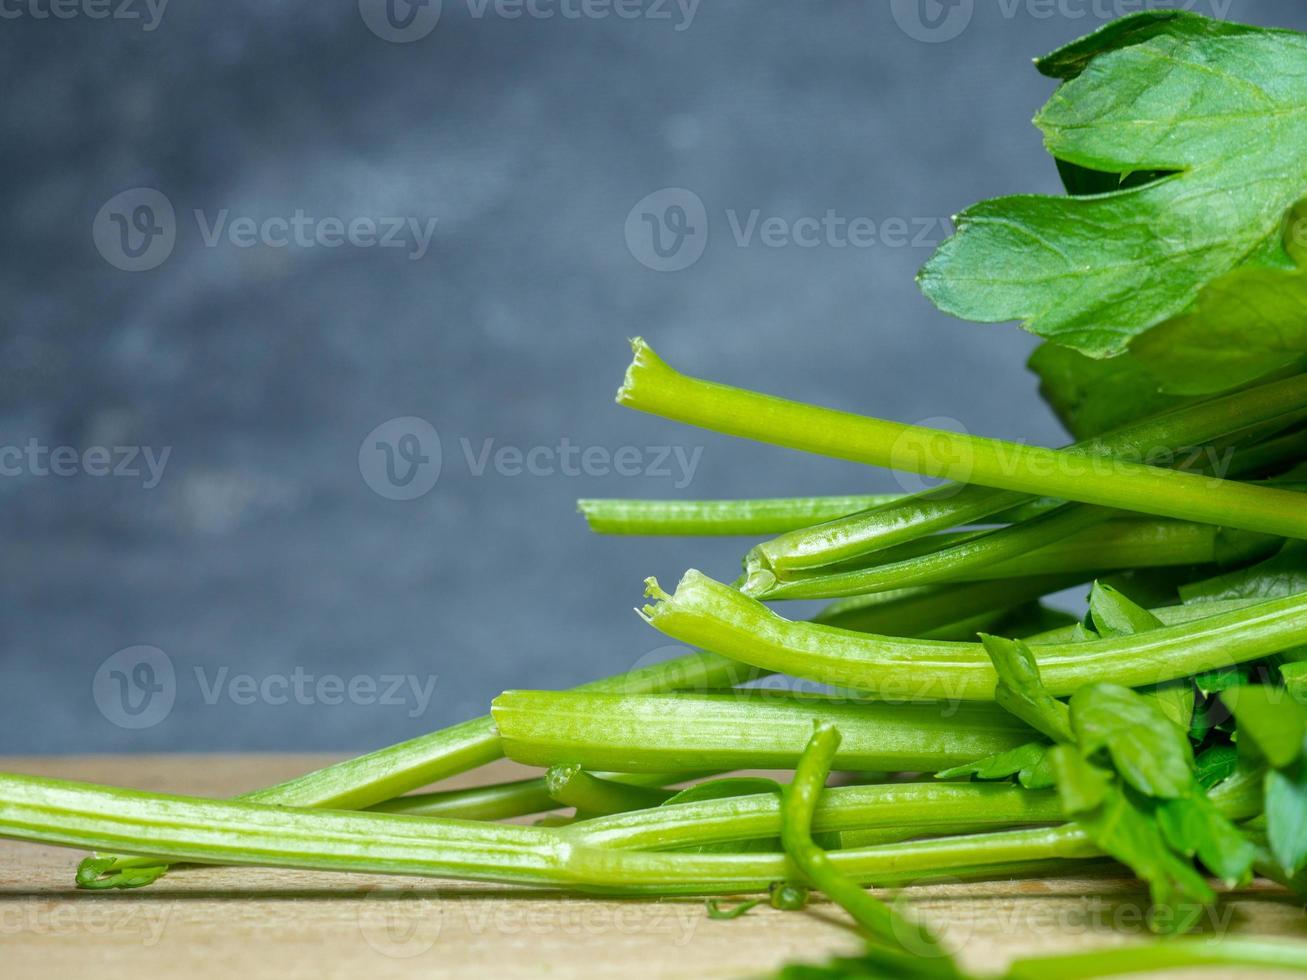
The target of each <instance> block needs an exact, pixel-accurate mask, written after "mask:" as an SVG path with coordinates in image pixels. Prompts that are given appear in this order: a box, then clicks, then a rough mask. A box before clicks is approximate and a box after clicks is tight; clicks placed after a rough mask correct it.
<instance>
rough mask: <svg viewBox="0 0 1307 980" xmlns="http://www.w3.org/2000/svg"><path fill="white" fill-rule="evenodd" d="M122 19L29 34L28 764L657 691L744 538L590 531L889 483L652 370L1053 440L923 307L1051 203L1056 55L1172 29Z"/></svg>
mask: <svg viewBox="0 0 1307 980" xmlns="http://www.w3.org/2000/svg"><path fill="white" fill-rule="evenodd" d="M123 2H124V0H112V3H111V4H110V5H109V7H108V8H104V7H102V6H100V5H99V4H97V3H96V0H74V2H73V4H72V6H71V7H68V8H65V10H64V12H65V13H67V12H69V11H71V15H70V16H68V17H65V18H57V17H51V16H44V14H47V13H48V12H49V9H50V8H49V4H48V0H35V3H34V5H33V4H31V3H29V0H23V2H22V4H19V3H14V2H11V3H9V4H8V5H6V7H5V15H4V17H3V18H0V65H3V68H0V77H3V88H4V96H3V101H2V102H0V129H2V132H3V138H2V139H0V154H2V155H3V163H4V171H3V172H4V180H3V184H2V185H0V196H2V198H3V209H2V212H0V213H3V216H4V220H3V222H2V223H0V252H2V255H0V259H2V261H0V283H2V286H3V296H4V302H3V307H2V309H3V314H2V315H3V330H2V332H0V379H2V382H3V383H2V384H0V471H2V472H3V476H0V526H2V528H3V534H4V546H3V550H0V603H3V610H2V613H3V614H2V615H0V669H3V674H4V679H5V683H4V684H3V685H2V686H0V752H10V753H13V752H74V751H162V750H190V749H195V750H199V749H203V750H224V749H269V750H270V749H332V750H336V749H368V748H372V747H376V746H379V745H382V744H384V743H387V742H390V741H394V740H398V739H402V738H407V737H410V736H412V735H415V734H418V733H420V732H422V731H426V730H429V729H432V728H435V727H438V726H443V725H445V724H448V723H451V722H454V721H458V720H461V719H464V718H467V717H470V716H473V715H478V714H482V713H484V711H485V710H486V706H487V704H488V702H489V700H490V698H491V697H493V696H494V695H495V694H496V693H497V692H499V691H500V690H502V689H505V688H510V687H560V686H568V685H572V684H574V683H578V682H581V681H583V680H587V679H591V678H594V677H596V676H599V675H606V674H611V673H615V672H617V671H619V670H623V669H626V668H628V667H630V666H631V665H633V664H635V663H636V662H640V661H644V660H647V659H653V658H656V657H658V656H661V655H662V654H661V653H660V652H659V648H661V647H663V646H664V645H665V642H664V641H663V640H662V639H661V638H660V637H659V636H658V635H657V634H655V633H654V632H653V631H652V630H650V629H649V627H647V626H646V625H645V624H644V623H642V622H641V621H640V620H639V619H638V618H637V617H636V616H635V614H634V613H633V612H632V611H631V607H632V606H634V605H636V604H637V603H638V602H639V601H640V597H641V580H642V579H643V578H644V577H645V576H647V575H651V574H653V575H658V576H659V577H660V578H662V579H663V580H664V582H665V583H666V582H671V581H675V579H676V578H677V577H678V575H679V574H680V572H681V571H683V570H684V569H685V568H687V567H691V566H693V567H698V568H701V569H704V570H705V571H708V572H710V573H713V574H716V575H718V576H723V577H731V576H733V575H734V573H735V571H736V569H737V561H738V558H739V556H740V554H742V552H743V551H744V549H745V548H746V547H747V544H748V542H746V541H741V540H729V539H728V540H718V541H711V540H652V539H617V538H601V537H596V536H593V535H591V534H589V533H588V532H587V530H586V529H585V526H584V523H583V522H582V521H581V520H580V518H579V517H577V516H576V515H575V513H574V501H575V499H576V498H578V497H585V496H607V495H612V496H651V497H725V496H750V495H755V496H758V495H761V496H779V495H789V494H823V493H850V492H864V491H868V492H869V491H880V490H893V489H895V488H896V487H897V486H898V485H899V484H898V482H897V481H896V479H895V477H894V476H893V475H892V474H890V473H886V472H878V471H869V470H866V469H864V468H860V467H857V466H853V465H848V464H840V463H835V462H831V461H825V460H820V459H812V458H806V457H802V456H800V455H799V454H796V453H792V452H788V451H781V450H776V449H771V448H768V447H766V446H761V445H753V444H746V443H742V442H737V441H732V440H728V439H725V438H721V437H717V436H714V435H712V434H709V433H703V432H698V431H693V430H688V429H684V428H681V427H678V426H675V425H672V424H670V423H665V422H662V421H660V420H657V419H653V418H649V417H645V416H641V415H637V414H634V413H632V412H629V411H626V410H623V409H619V408H618V407H617V406H615V405H614V404H613V393H614V391H615V389H616V387H617V384H618V383H619V381H620V379H621V374H622V371H623V368H624V367H625V364H626V361H627V353H628V352H627V347H626V342H625V341H626V338H627V337H628V336H631V335H635V334H640V335H643V336H645V337H647V338H648V339H649V340H650V341H651V342H652V343H653V344H654V345H655V346H656V348H657V349H658V350H659V351H660V352H661V353H662V354H663V355H664V356H665V357H666V358H667V359H668V360H670V361H671V362H672V363H673V364H675V365H677V366H679V367H681V368H683V369H685V370H687V371H690V372H693V373H696V374H700V375H703V376H707V377H711V378H714V379H719V380H723V381H727V382H733V383H737V384H741V385H746V386H750V387H754V388H758V389H762V390H765V391H769V392H775V393H778V394H782V395H786V396H789V397H793V398H799V399H805V400H811V401H815V402H820V403H823V404H827V405H832V406H837V407H840V408H844V409H851V410H857V411H862V412H867V413H872V414H878V415H885V416H891V417H894V418H898V419H904V420H911V421H917V420H927V419H929V420H935V421H936V422H937V423H939V424H954V425H956V424H963V425H965V426H966V427H967V428H968V429H970V430H971V431H973V432H979V433H985V434H991V435H996V436H1003V437H1008V438H1014V439H1026V440H1030V441H1035V442H1041V443H1049V444H1052V443H1056V442H1058V441H1059V440H1060V439H1061V438H1062V436H1061V433H1060V431H1059V429H1058V427H1057V425H1056V423H1055V422H1054V421H1053V420H1052V419H1051V417H1050V416H1049V415H1048V413H1047V412H1046V411H1045V410H1044V408H1043V407H1042V405H1041V403H1040V402H1039V400H1038V397H1037V394H1036V390H1035V388H1036V386H1035V383H1034V380H1033V378H1032V377H1031V376H1030V375H1029V374H1028V373H1027V372H1026V371H1025V369H1024V366H1023V365H1024V360H1025V356H1026V354H1027V353H1028V352H1029V350H1031V349H1032V347H1033V342H1032V340H1031V338H1029V337H1027V336H1026V335H1024V334H1022V333H1021V332H1020V331H1019V330H1017V329H1015V328H1013V327H1010V326H988V327H987V326H979V325H972V324H966V323H961V322H956V321H952V320H949V319H947V318H946V317H944V316H942V315H941V314H939V313H937V312H935V311H934V310H933V309H932V308H931V307H930V306H929V305H928V304H927V303H926V302H925V301H924V300H923V299H922V298H921V297H920V296H919V295H918V293H917V291H916V288H915V286H914V284H913V273H914V272H915V270H916V269H917V268H918V267H919V266H920V265H921V264H922V262H924V261H925V259H926V258H927V256H928V255H929V253H930V248H931V246H933V245H934V244H936V243H937V242H938V241H939V239H940V238H941V236H942V234H943V231H942V229H943V227H944V225H943V222H944V220H945V219H946V217H947V216H948V215H950V214H952V213H953V212H955V211H957V210H958V209H960V208H961V207H963V206H965V205H967V204H968V203H971V202H973V201H976V200H978V199H980V198H984V197H990V196H993V195H997V194H1004V193H1009V192H1015V191H1045V192H1055V191H1057V190H1058V183H1057V179H1056V175H1055V172H1054V169H1053V167H1052V165H1051V163H1050V162H1049V160H1048V159H1047V158H1046V157H1045V155H1044V154H1043V152H1042V149H1041V145H1040V141H1039V137H1038V134H1037V133H1036V131H1035V130H1034V128H1033V127H1032V126H1031V125H1030V123H1029V120H1030V118H1031V116H1032V115H1033V113H1034V112H1035V110H1036V109H1037V108H1038V107H1039V105H1040V104H1041V103H1042V102H1043V101H1044V99H1046V98H1047V96H1048V94H1049V92H1050V91H1051V87H1052V86H1051V83H1050V82H1049V81H1047V80H1045V79H1043V78H1041V77H1040V76H1039V75H1038V74H1037V73H1036V72H1035V71H1034V70H1033V69H1032V68H1031V67H1030V64H1029V61H1030V58H1031V57H1032V56H1035V55H1038V54H1040V53H1043V52H1045V51H1046V50H1049V49H1051V48H1053V47H1055V46H1056V45H1058V44H1060V43H1063V42H1065V41H1068V40H1071V39H1072V38H1074V37H1076V36H1078V35H1080V34H1082V33H1085V32H1086V31H1088V30H1089V29H1091V28H1093V27H1095V26H1098V25H1099V24H1100V23H1101V22H1102V14H1103V12H1104V11H1112V10H1115V9H1118V8H1119V9H1122V10H1126V11H1128V10H1133V9H1136V8H1138V7H1140V6H1143V4H1140V3H1137V2H1122V3H1119V4H1118V3H1114V2H1113V0H1051V2H1050V0H974V3H973V2H970V0H954V2H953V3H952V4H944V5H941V4H940V3H939V2H938V0H920V2H918V0H907V2H900V0H892V2H882V0H874V2H873V0H865V2H859V0H820V2H817V0H809V2H794V0H763V2H760V0H703V2H702V3H701V4H699V5H691V4H690V3H689V0H682V2H681V3H679V4H678V2H677V0H671V2H669V3H667V4H662V3H661V2H659V0H616V2H615V3H613V2H604V0H590V3H589V5H588V6H583V5H582V0H537V3H536V4H535V5H534V7H533V11H534V12H533V11H532V10H528V9H527V8H524V7H522V6H520V5H516V4H513V3H511V2H510V3H504V2H500V3H498V4H497V3H495V2H493V0H490V2H488V3H487V2H483V0H444V2H443V9H441V5H435V6H433V5H431V4H428V5H427V6H417V7H409V5H408V4H407V3H405V2H404V0H398V2H397V3H395V5H394V6H393V7H392V8H391V9H390V10H389V11H388V10H387V9H386V7H385V0H378V2H373V0H363V3H362V6H360V5H359V3H358V2H357V0H332V2H327V3H313V2H307V0H305V2H298V3H291V2H270V0H239V2H238V0H227V2H224V3H221V4H217V3H208V4H205V3H198V2H186V0H174V2H173V3H170V4H167V5H166V6H164V7H163V8H162V9H160V6H159V0H154V5H153V6H150V5H148V4H147V3H146V2H145V0H134V2H129V3H128V5H127V6H126V7H121V6H120V4H122V3H123ZM392 2H394V0H392ZM1164 5H1165V4H1152V6H1164ZM1177 5H1181V4H1177ZM1183 6H1189V7H1193V6H1194V4H1192V3H1189V4H1183ZM1198 7H1199V8H1200V9H1202V10H1203V11H1204V12H1208V13H1213V12H1214V13H1217V14H1223V15H1226V16H1229V17H1232V18H1234V19H1240V20H1247V21H1254V22H1259V23H1276V24H1281V25H1285V26H1295V27H1299V28H1303V27H1307V9H1304V8H1303V6H1302V5H1301V4H1299V3H1289V2H1278V3H1275V2H1269V0H1264V2H1249V0H1227V2H1220V0H1200V2H1199V3H1198ZM104 9H108V10H109V12H110V13H111V14H116V15H115V16H109V17H106V18H100V17H99V16H94V15H96V14H98V13H99V12H100V11H102V10H104ZM550 11H552V12H554V14H555V16H553V17H548V18H546V17H542V16H539V15H540V14H542V13H547V12H550ZM437 12H438V13H439V18H438V20H436V19H435V18H434V14H435V13H437ZM515 12H521V15H520V16H512V15H513V14H514V13H515ZM619 12H620V13H625V14H627V15H629V16H626V17H622V16H618V14H619ZM578 13H579V14H580V15H581V16H573V15H575V14H578ZM601 14H606V16H601ZM132 15H135V16H134V17H133V16H132ZM665 188H675V189H676V190H673V191H669V192H666V193H663V194H661V195H656V196H655V197H654V198H652V199H651V200H650V201H646V202H644V204H642V205H641V206H640V207H636V205H637V202H641V201H642V199H644V198H646V197H647V196H648V195H651V194H656V192H659V191H662V190H663V189H665ZM700 203H701V204H702V208H703V211H702V214H699V213H697V212H696V210H695V209H696V207H697V206H698V205H699V204H700ZM169 208H171V211H172V213H171V215H169V213H168V209H169ZM678 209H680V210H678ZM197 212H198V214H197ZM645 215H649V216H650V217H648V218H646V217H645ZM682 215H684V216H685V219H686V220H685V221H684V222H681V221H680V218H681V216H682ZM827 215H830V217H829V218H827ZM628 216H629V218H630V220H629V221H628ZM270 219H271V220H270ZM433 219H434V225H432V224H431V222H432V220H433ZM801 219H808V220H807V221H803V220H801ZM855 219H857V221H856V223H855V224H854V225H853V228H855V229H856V231H851V228H850V226H849V225H848V224H847V223H849V222H855ZM396 221H398V222H399V225H396ZM283 222H284V223H283ZM297 224H298V229H296V228H295V226H296V225H297ZM655 225H656V226H657V227H656V229H655ZM370 228H371V229H372V232H371V233H369V229H370ZM397 228H398V229H399V230H395V229H397ZM415 228H416V232H415V231H414V229H415ZM288 229H289V230H288ZM678 229H679V230H681V231H683V232H686V234H683V235H680V236H678V235H677V230H678ZM704 229H706V236H705V234H704ZM872 229H874V230H872ZM655 230H657V231H658V232H659V235H660V238H659V241H658V242H657V244H656V247H655V242H654V240H653V238H652V234H653V232H654V231H655ZM383 238H388V239H389V242H390V244H386V245H384V246H383V244H382V241H381V240H382V239H383ZM681 266H684V267H683V268H682V267H681ZM669 269H670V270H672V271H660V270H669ZM133 270H135V271H133ZM395 419H399V420H401V421H397V422H396V421H391V420H395ZM413 419H420V420H424V422H425V423H426V425H429V426H430V428H427V427H426V426H425V425H423V424H422V423H419V422H415V421H412V420H413ZM949 419H952V420H957V421H956V422H953V423H949V422H947V421H944V422H941V421H940V420H949ZM405 420H406V421H405ZM378 427H381V428H380V429H379V430H378ZM374 430H376V431H374ZM437 433H438V436H437V435H436V434H437ZM437 438H438V440H439V442H438V447H437V442H436V440H437ZM564 440H566V442H564ZM387 447H388V448H387ZM562 447H574V448H572V449H569V450H567V454H566V455H564V454H563V453H561V452H560V448H562ZM623 447H629V448H627V449H626V450H625V452H619V451H621V450H622V449H623ZM660 447H666V448H667V449H668V450H670V451H671V455H670V456H669V457H668V458H667V459H666V460H665V461H664V460H661V459H660V457H661V456H663V454H664V450H663V449H662V448H660ZM533 449H535V450H536V452H535V454H534V455H533V456H531V457H530V458H531V460H532V465H531V466H530V467H529V468H528V467H526V466H525V465H522V464H524V462H525V458H526V457H527V456H528V454H530V451H531V450H533ZM583 450H588V451H589V455H588V456H583V455H581V453H582V451H583ZM515 451H516V452H520V453H521V454H523V458H522V460H518V459H517V457H515V456H514V455H513V454H514V452H515ZM437 452H438V453H439V456H438V457H437ZM677 452H679V453H680V454H681V455H680V456H679V457H678V456H677V455H676V453H677ZM165 453H166V455H165ZM388 453H389V454H390V457H389V458H387V454H388ZM496 454H499V455H496ZM437 462H438V463H439V465H438V466H437ZM619 463H620V464H621V470H622V472H615V469H616V466H617V464H619ZM483 464H484V465H483ZM151 466H153V469H152V468H151ZM388 466H389V468H388ZM106 470H108V473H106V472H105V471H106ZM115 471H118V475H114V472H115ZM433 480H434V483H433V482H432V481H433ZM907 485H909V486H910V485H911V483H910V482H909V483H908V484H907ZM405 497H411V498H412V499H397V498H405Z"/></svg>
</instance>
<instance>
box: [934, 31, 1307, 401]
mask: <svg viewBox="0 0 1307 980" xmlns="http://www.w3.org/2000/svg"><path fill="white" fill-rule="evenodd" d="M1132 24H1133V26H1132ZM1132 24H1131V23H1127V24H1126V25H1125V26H1124V27H1117V28H1115V29H1114V33H1113V32H1109V33H1107V34H1104V33H1102V32H1100V34H1099V35H1098V36H1097V40H1094V39H1092V38H1091V39H1086V40H1085V41H1084V42H1082V45H1081V48H1080V50H1079V52H1078V53H1077V52H1074V51H1072V50H1071V49H1064V51H1063V52H1062V53H1061V55H1060V56H1059V55H1055V56H1053V57H1052V60H1049V61H1046V62H1045V63H1044V68H1045V71H1046V72H1048V73H1050V74H1054V75H1060V76H1068V77H1069V80H1068V81H1066V82H1065V83H1064V84H1063V85H1062V86H1061V87H1060V88H1059V89H1058V90H1057V92H1056V93H1055V94H1054V95H1053V97H1052V99H1051V100H1050V101H1049V103H1048V105H1047V106H1045V108H1044V110H1043V111H1042V112H1041V113H1040V115H1039V117H1038V118H1037V120H1036V123H1037V124H1038V125H1039V127H1040V128H1041V129H1042V130H1043V132H1044V135H1045V141H1046V144H1047V147H1048V149H1049V151H1050V152H1051V153H1052V154H1053V156H1054V157H1056V158H1057V159H1059V160H1062V161H1066V162H1068V163H1070V164H1074V165H1076V166H1078V167H1081V168H1085V169H1088V170H1093V171H1100V172H1104V173H1110V174H1130V173H1137V172H1140V171H1164V172H1170V173H1171V176H1167V177H1164V178H1162V179H1159V180H1155V181H1153V182H1152V183H1148V184H1146V185H1144V186H1139V187H1133V188H1130V189H1126V190H1119V191H1114V192H1111V193H1106V194H1099V195H1094V196H1088V197H1048V196H1037V195H1025V196H1017V197H1008V198H1000V199H997V200H993V201H987V202H984V203H981V204H979V205H976V206H975V207H973V208H970V209H968V210H967V211H965V212H964V213H963V214H962V215H961V216H960V217H959V221H958V227H959V230H958V233H957V235H955V236H954V237H953V238H951V239H949V241H947V242H946V243H945V244H944V245H943V246H942V247H941V248H940V249H939V251H938V252H937V253H936V255H935V256H934V257H933V258H932V259H931V261H930V262H929V263H928V264H927V266H926V267H925V269H923V270H922V274H921V284H922V288H923V290H924V291H925V293H926V295H927V296H929V297H930V298H931V299H932V300H933V301H934V302H935V303H936V304H937V305H938V306H939V307H940V308H941V309H943V310H945V311H947V312H950V313H953V314H956V315H958V316H961V317H964V318H967V319H971V320H979V321H985V322H995V321H1002V320H1021V321H1023V322H1024V323H1025V325H1026V327H1027V328H1028V329H1030V330H1031V331H1033V332H1034V333H1037V334H1039V335H1041V336H1043V337H1046V338H1049V339H1051V340H1054V341H1056V342H1057V343H1059V344H1062V345H1065V346H1068V347H1072V348H1075V349H1077V350H1079V351H1081V352H1083V353H1085V354H1088V355H1090V356H1092V357H1110V356H1113V355H1117V354H1120V353H1122V352H1124V351H1125V350H1126V349H1127V347H1128V346H1129V345H1130V342H1131V341H1132V340H1133V339H1134V338H1136V337H1138V336H1140V335H1142V334H1144V333H1145V332H1146V331H1148V330H1149V329H1150V328H1152V327H1155V326H1157V325H1159V324H1163V323H1167V321H1172V320H1176V319H1177V318H1179V317H1181V315H1182V314H1186V313H1190V319H1189V321H1188V322H1186V323H1182V324H1181V325H1179V326H1170V327H1169V331H1171V332H1172V335H1173V338H1174V336H1175V332H1180V333H1184V332H1185V331H1188V332H1189V333H1190V334H1192V332H1193V331H1194V330H1197V331H1198V332H1199V333H1200V334H1201V333H1202V331H1203V330H1204V329H1205V328H1204V327H1203V325H1202V324H1203V323H1204V322H1210V320H1211V319H1212V316H1214V315H1217V314H1209V313H1208V312H1207V310H1208V309H1209V307H1210V308H1212V309H1216V305H1215V304H1217V302H1218V297H1219V304H1220V308H1221V309H1222V310H1228V309H1229V308H1230V304H1232V303H1237V302H1239V297H1240V296H1241V295H1242V292H1241V290H1242V287H1243V286H1244V285H1251V284H1252V283H1254V282H1256V283H1260V282H1262V280H1260V279H1258V278H1256V277H1255V276H1254V277H1253V279H1252V280H1251V281H1246V280H1245V278H1244V277H1245V276H1252V274H1253V273H1254V272H1257V273H1259V274H1262V275H1277V276H1281V277H1294V276H1297V275H1298V273H1297V272H1296V271H1295V270H1294V267H1293V264H1292V261H1291V259H1290V257H1289V254H1288V252H1286V251H1285V248H1284V246H1283V243H1282V229H1283V225H1284V222H1285V217H1286V215H1287V214H1288V213H1289V211H1290V210H1291V209H1292V208H1293V207H1294V206H1295V205H1296V204H1297V203H1298V202H1299V201H1300V200H1301V199H1303V198H1304V197H1307V37H1305V36H1304V35H1301V34H1298V33H1296V32H1291V31H1270V30H1262V29H1254V28H1246V27H1242V26H1240V25H1218V24H1216V23H1215V22H1204V21H1203V20H1202V19H1201V18H1194V17H1192V16H1188V17H1179V18H1166V17H1154V18H1145V19H1140V20H1137V21H1133V22H1132ZM1236 269H1241V273H1240V277H1238V278H1237V279H1235V280H1227V281H1226V282H1223V283H1221V284H1220V285H1219V286H1217V287H1216V290H1217V291H1214V292H1213V293H1212V294H1211V295H1210V296H1207V297H1204V298H1203V300H1202V302H1201V303H1200V304H1199V306H1198V307H1196V308H1195V307H1194V304H1195V302H1196V301H1199V297H1200V294H1202V293H1203V291H1204V290H1205V289H1206V288H1208V287H1211V286H1213V285H1214V284H1216V283H1218V281H1219V280H1221V279H1222V277H1225V276H1228V275H1229V274H1231V273H1232V272H1234V271H1235V270H1236ZM1277 281H1278V280H1277ZM1235 288H1237V289H1239V290H1240V291H1239V292H1232V291H1231V290H1232V289H1235ZM1191 308H1192V309H1191ZM1266 315H1267V313H1266V311H1263V313H1262V314H1259V316H1260V317H1265V316H1266ZM1275 316H1276V317H1278V318H1281V319H1283V311H1280V310H1277V311H1276V312H1275ZM1258 322H1260V320H1259V319H1257V318H1251V315H1250V317H1249V318H1246V319H1245V320H1244V323H1245V329H1256V328H1257V323H1258ZM1204 342H1205V341H1204ZM1173 343H1174V340H1173ZM1280 343H1281V341H1279V340H1276V341H1275V342H1274V343H1273V344H1271V345H1270V346H1271V350H1270V352H1269V353H1267V352H1266V351H1262V350H1259V351H1258V353H1257V354H1256V356H1255V357H1251V358H1250V359H1249V363H1248V364H1244V365H1241V366H1240V368H1239V374H1240V377H1246V376H1254V375H1255V374H1258V373H1262V370H1263V368H1264V367H1265V365H1266V364H1268V363H1269V364H1271V366H1275V364H1276V363H1279V362H1278V361H1277V358H1278V357H1279V349H1278V347H1277V346H1276V345H1278V344H1280ZM1172 345H1173V344H1168V345H1167V346H1168V347H1169V346H1172ZM1262 346H1265V345H1264V344H1262V343H1261V342H1259V341H1256V340H1254V341H1253V342H1252V343H1251V347H1257V348H1260V347H1262ZM1251 347H1250V345H1249V344H1245V343H1240V344H1236V345H1233V347H1231V346H1230V345H1229V344H1228V343H1227V344H1226V345H1225V346H1224V347H1223V350H1225V351H1226V352H1227V359H1233V358H1235V357H1236V355H1237V354H1238V353H1239V350H1240V348H1243V349H1244V350H1249V349H1251ZM1231 350H1233V351H1234V352H1235V353H1233V354H1231V353H1229V352H1230V351H1231ZM1196 356H1197V355H1196ZM1149 364H1150V370H1152V369H1153V366H1154V362H1153V361H1150V362H1149ZM1227 367H1228V365H1227ZM1189 370H1190V368H1188V367H1186V366H1184V365H1180V366H1176V365H1175V364H1170V363H1168V365H1167V366H1166V371H1167V373H1168V380H1169V381H1171V382H1175V383H1178V384H1179V386H1180V387H1184V388H1186V389H1197V390H1208V389H1209V388H1210V387H1211V386H1212V384H1213V375H1215V377H1216V379H1218V380H1219V381H1220V384H1219V387H1222V388H1224V387H1229V386H1230V384H1232V383H1236V382H1234V381H1229V380H1227V379H1226V378H1223V377H1221V371H1219V370H1218V371H1212V370H1211V369H1209V368H1207V367H1206V366H1204V367H1203V374H1202V376H1201V377H1198V378H1191V377H1190V375H1189V374H1188V372H1189ZM1186 379H1189V380H1186Z"/></svg>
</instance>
